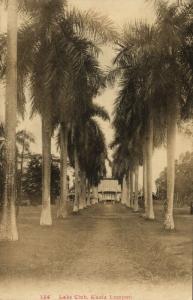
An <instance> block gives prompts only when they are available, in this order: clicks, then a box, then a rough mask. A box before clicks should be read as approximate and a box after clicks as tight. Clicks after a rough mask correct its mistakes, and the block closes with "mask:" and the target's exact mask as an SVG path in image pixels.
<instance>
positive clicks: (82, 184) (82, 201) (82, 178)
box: [79, 171, 86, 209]
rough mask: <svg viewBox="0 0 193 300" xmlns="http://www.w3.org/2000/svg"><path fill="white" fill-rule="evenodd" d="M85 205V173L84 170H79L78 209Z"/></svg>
mask: <svg viewBox="0 0 193 300" xmlns="http://www.w3.org/2000/svg"><path fill="white" fill-rule="evenodd" d="M85 207H86V174H85V171H81V176H80V201H79V209H83V208H85Z"/></svg>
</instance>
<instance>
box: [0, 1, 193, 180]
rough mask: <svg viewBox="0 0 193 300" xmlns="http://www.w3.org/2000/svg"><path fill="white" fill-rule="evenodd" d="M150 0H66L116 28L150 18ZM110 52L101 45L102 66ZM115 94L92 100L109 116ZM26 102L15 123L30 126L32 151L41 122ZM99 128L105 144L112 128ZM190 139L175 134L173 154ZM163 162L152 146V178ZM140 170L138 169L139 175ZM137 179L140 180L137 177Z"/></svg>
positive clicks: (0, 96)
mask: <svg viewBox="0 0 193 300" xmlns="http://www.w3.org/2000/svg"><path fill="white" fill-rule="evenodd" d="M150 2H151V1H145V0H69V1H68V3H69V4H70V6H71V7H76V8H79V9H81V10H89V9H91V10H94V11H97V12H99V13H100V14H102V15H107V16H108V17H109V18H110V19H111V20H112V21H113V22H114V24H115V26H116V27H117V28H121V27H122V26H123V25H124V24H125V23H132V22H135V20H139V19H140V20H141V19H142V20H146V21H147V22H150V23H151V22H153V21H154V18H155V15H154V8H153V4H152V3H150ZM5 24H6V16H5V15H3V18H2V14H1V19H0V28H2V29H5ZM113 55H114V52H113V49H112V47H110V46H108V47H104V48H103V54H102V55H101V57H100V62H101V64H102V65H103V66H104V67H106V66H110V65H111V62H112V58H113ZM115 98H116V89H115V88H114V89H113V88H107V89H106V90H105V92H104V93H103V94H102V95H101V96H99V97H97V98H96V99H95V101H96V102H97V103H98V104H100V105H102V106H104V107H105V108H106V109H107V110H108V112H109V114H110V116H111V117H112V111H113V103H114V100H115ZM0 108H1V110H0V118H3V115H4V112H3V108H4V91H3V89H1V88H0ZM28 112H29V105H28V106H27V115H26V119H25V121H23V122H21V123H20V124H19V127H20V128H25V129H27V130H30V131H31V132H32V133H33V134H34V135H35V138H36V144H35V145H33V146H32V151H34V152H39V153H41V122H40V118H39V117H35V118H34V119H33V120H30V121H29V119H28V116H29V115H28ZM100 125H101V127H102V129H103V130H104V133H105V136H106V140H107V143H108V144H109V143H110V142H111V140H112V138H113V129H112V128H111V125H110V123H108V122H100ZM192 146H193V144H192V142H191V141H190V139H189V138H187V137H185V136H183V135H182V134H178V136H177V147H176V158H177V157H179V155H180V154H181V153H183V152H185V151H187V150H191V149H192ZM52 151H53V153H56V148H55V141H54V140H53V142H52ZM165 166H166V151H165V149H164V148H161V149H159V150H155V152H154V155H153V178H154V179H156V178H157V177H158V176H159V173H160V172H161V171H162V170H163V168H164V167H165ZM141 176H142V172H140V177H141ZM140 181H141V180H140Z"/></svg>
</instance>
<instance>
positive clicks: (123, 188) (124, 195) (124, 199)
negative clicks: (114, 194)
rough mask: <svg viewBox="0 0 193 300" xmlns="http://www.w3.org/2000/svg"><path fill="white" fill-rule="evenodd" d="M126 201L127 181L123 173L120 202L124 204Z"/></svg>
mask: <svg viewBox="0 0 193 300" xmlns="http://www.w3.org/2000/svg"><path fill="white" fill-rule="evenodd" d="M126 201H127V183H126V175H124V176H123V182H122V195H121V203H122V204H123V205H125V204H126Z"/></svg>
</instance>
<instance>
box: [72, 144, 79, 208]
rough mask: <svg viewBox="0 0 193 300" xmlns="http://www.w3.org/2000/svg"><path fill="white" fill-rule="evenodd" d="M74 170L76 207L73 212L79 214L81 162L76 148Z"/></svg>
mask: <svg viewBox="0 0 193 300" xmlns="http://www.w3.org/2000/svg"><path fill="white" fill-rule="evenodd" d="M74 168H75V199H74V206H73V212H75V213H76V212H78V211H79V195H80V192H79V188H80V185H79V172H80V169H79V162H78V155H77V150H76V147H75V148H74Z"/></svg>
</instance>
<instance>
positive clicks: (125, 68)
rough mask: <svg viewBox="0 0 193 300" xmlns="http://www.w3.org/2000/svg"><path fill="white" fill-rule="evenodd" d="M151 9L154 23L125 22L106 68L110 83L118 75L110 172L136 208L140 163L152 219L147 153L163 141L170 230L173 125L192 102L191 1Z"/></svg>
mask: <svg viewBox="0 0 193 300" xmlns="http://www.w3.org/2000/svg"><path fill="white" fill-rule="evenodd" d="M156 15H157V18H156V21H155V24H153V25H149V24H147V23H145V22H142V21H141V22H140V21H139V22H136V24H135V25H126V26H125V27H124V29H123V31H122V35H121V38H120V39H119V41H118V42H117V54H116V57H115V58H114V69H113V70H112V71H110V72H109V81H110V83H114V81H115V79H116V78H117V77H118V79H119V81H118V82H119V93H118V97H117V99H116V101H115V107H114V120H113V126H114V128H115V137H114V141H113V142H112V144H111V146H112V148H114V154H113V155H114V163H113V172H114V175H115V176H118V177H119V178H120V180H122V186H123V197H122V199H123V203H125V204H127V205H128V206H129V207H132V208H133V209H134V211H137V210H138V204H137V198H138V197H137V194H138V192H137V191H136V193H135V195H136V196H135V200H134V202H133V197H132V195H133V191H132V190H133V176H134V174H135V178H136V180H135V181H136V182H137V181H138V167H139V165H143V189H144V191H143V195H144V198H145V217H146V218H148V219H154V217H155V216H154V210H153V199H152V155H153V150H154V149H155V148H156V147H159V146H160V145H162V144H165V145H167V210H166V213H165V220H164V227H165V229H168V230H173V229H174V219H173V198H174V179H175V178H174V176H175V139H176V131H177V125H178V124H180V121H181V120H185V119H187V118H192V108H193V106H192V104H193V102H192V99H193V98H192V79H193V77H192V75H193V73H192V71H193V64H192V62H193V60H192V58H193V56H192V53H193V47H192V46H193V39H192V38H193V35H192V28H193V27H192V16H193V5H192V3H187V4H183V5H179V4H178V3H177V4H176V3H174V4H170V5H169V4H168V3H167V2H165V1H156ZM124 189H125V192H124ZM129 190H130V193H131V194H130V193H129ZM136 190H137V183H136ZM129 195H130V196H129Z"/></svg>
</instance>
